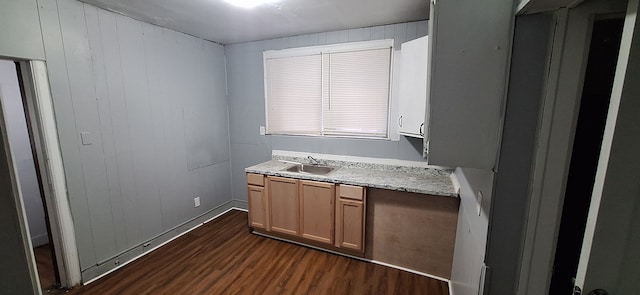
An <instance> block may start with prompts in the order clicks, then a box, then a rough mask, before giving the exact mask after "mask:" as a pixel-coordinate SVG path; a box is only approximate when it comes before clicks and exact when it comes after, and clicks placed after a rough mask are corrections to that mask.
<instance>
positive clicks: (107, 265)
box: [82, 201, 234, 285]
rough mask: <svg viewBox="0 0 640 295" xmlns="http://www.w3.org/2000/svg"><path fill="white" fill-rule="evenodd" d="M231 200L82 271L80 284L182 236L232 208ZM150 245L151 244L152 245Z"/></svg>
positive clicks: (85, 283) (92, 280)
mask: <svg viewBox="0 0 640 295" xmlns="http://www.w3.org/2000/svg"><path fill="white" fill-rule="evenodd" d="M233 209H234V207H233V206H232V201H228V202H226V203H224V204H222V205H219V206H218V207H215V208H213V209H211V210H209V211H207V212H205V213H203V214H201V215H198V216H196V217H194V218H192V219H190V220H188V221H186V222H184V223H182V224H180V225H178V226H175V227H174V228H172V229H170V230H168V231H165V232H164V233H162V234H160V235H158V236H156V237H155V238H152V239H150V240H148V241H146V242H144V243H141V244H139V245H138V246H135V247H133V248H131V249H129V250H126V251H125V252H122V253H120V254H118V255H116V256H114V257H112V258H110V259H108V260H106V261H104V262H102V263H100V264H97V265H96V266H92V267H90V268H87V269H86V270H83V271H82V282H83V283H82V284H83V285H88V284H91V283H93V282H95V281H96V280H99V279H100V278H102V277H104V276H106V275H108V274H110V273H112V272H114V271H116V270H118V269H120V268H122V267H124V266H125V265H127V264H129V263H131V262H133V261H135V260H137V259H139V258H141V257H143V256H145V255H147V254H149V253H151V252H153V251H154V250H156V249H158V248H160V247H162V246H164V245H166V244H168V243H169V242H171V241H173V240H175V239H177V238H179V237H181V236H183V235H184V234H186V233H188V232H190V231H192V230H194V229H196V228H198V227H200V226H202V225H203V224H205V223H207V222H209V221H211V220H214V219H216V218H218V217H220V216H221V215H223V214H225V213H227V212H229V211H231V210H233ZM154 244H155V246H153V247H151V245H154Z"/></svg>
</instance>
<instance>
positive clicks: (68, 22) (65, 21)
mask: <svg viewBox="0 0 640 295" xmlns="http://www.w3.org/2000/svg"><path fill="white" fill-rule="evenodd" d="M58 5H59V7H58V10H59V13H60V23H61V26H62V32H63V33H62V39H63V44H64V50H65V53H67V54H65V57H66V60H67V67H68V75H69V85H70V89H71V99H72V101H73V111H74V114H75V118H76V126H78V127H79V128H78V129H79V130H78V132H79V133H82V132H84V133H85V134H87V136H86V137H85V142H84V143H81V144H80V157H81V159H82V171H83V174H84V176H85V184H84V186H85V189H86V198H87V203H88V206H89V214H90V218H91V224H92V234H93V240H94V248H95V253H96V259H97V260H98V261H100V260H103V259H106V258H107V257H108V255H109V254H108V253H114V252H115V251H116V245H115V238H114V232H113V217H112V215H111V203H110V201H109V191H108V184H107V173H106V167H105V166H106V165H105V159H104V150H103V147H102V138H101V132H100V121H99V117H98V105H97V99H96V87H95V83H94V80H93V64H92V52H91V49H90V47H89V40H88V32H87V26H86V20H85V14H84V8H83V4H82V3H80V2H77V1H59V2H58ZM69 53H73V54H69ZM87 137H88V138H87ZM76 141H81V139H80V136H79V134H78V136H77V137H76Z"/></svg>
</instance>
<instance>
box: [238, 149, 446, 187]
mask: <svg viewBox="0 0 640 295" xmlns="http://www.w3.org/2000/svg"><path fill="white" fill-rule="evenodd" d="M281 160H286V161H294V162H303V163H304V164H308V161H304V160H306V159H302V160H301V159H298V158H289V159H283V158H276V157H274V159H272V160H270V161H267V162H263V163H260V164H258V165H254V166H251V167H248V168H245V172H249V173H257V174H263V175H271V176H280V177H289V178H296V179H305V180H314V181H323V182H330V183H337V184H350V185H357V186H364V187H372V188H380V189H388V190H395V191H404V192H412V193H419V194H428V195H436V196H447V197H458V193H457V192H456V190H455V187H454V185H453V181H452V179H451V174H452V173H453V170H451V169H439V168H421V167H407V166H393V165H379V164H367V163H352V162H336V161H325V160H320V163H321V164H322V165H328V166H336V167H339V168H338V169H337V170H334V171H332V172H331V173H329V174H326V175H315V174H305V173H296V172H288V171H283V170H284V169H287V168H289V167H291V166H294V165H295V164H293V163H287V162H282V161H281Z"/></svg>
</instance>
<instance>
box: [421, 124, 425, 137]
mask: <svg viewBox="0 0 640 295" xmlns="http://www.w3.org/2000/svg"><path fill="white" fill-rule="evenodd" d="M420 136H424V122H423V123H422V124H420Z"/></svg>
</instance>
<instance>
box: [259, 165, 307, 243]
mask: <svg viewBox="0 0 640 295" xmlns="http://www.w3.org/2000/svg"><path fill="white" fill-rule="evenodd" d="M267 187H268V190H267V193H268V195H269V200H268V202H269V206H268V208H269V224H268V225H267V226H268V227H267V229H268V230H270V231H274V232H279V233H283V234H289V235H296V236H297V235H299V234H300V217H299V201H298V181H297V180H295V179H289V178H282V177H274V176H269V177H267Z"/></svg>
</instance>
